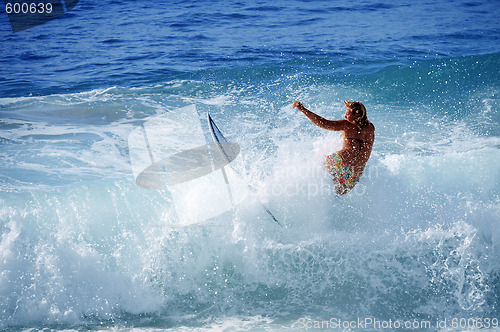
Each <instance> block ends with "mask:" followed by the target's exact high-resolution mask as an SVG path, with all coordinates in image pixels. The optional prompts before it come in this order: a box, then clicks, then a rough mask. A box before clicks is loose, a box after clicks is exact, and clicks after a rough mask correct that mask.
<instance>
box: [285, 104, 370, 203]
mask: <svg viewBox="0 0 500 332" xmlns="http://www.w3.org/2000/svg"><path fill="white" fill-rule="evenodd" d="M344 104H345V106H346V112H345V120H327V119H325V118H323V117H321V116H319V115H317V114H315V113H313V112H311V111H309V110H308V109H307V108H305V107H304V105H302V103H300V102H299V101H296V102H294V103H293V105H292V107H293V108H297V109H298V110H299V111H301V112H302V113H304V114H305V116H307V117H308V118H309V120H311V121H312V122H313V123H314V124H315V125H317V126H318V127H320V128H323V129H327V130H333V131H342V139H343V140H344V144H343V146H342V149H341V150H340V151H338V152H336V153H334V154H332V155H329V156H327V157H326V160H325V168H326V170H327V171H328V172H329V173H330V174H331V175H332V176H333V180H334V183H335V190H336V192H337V195H345V194H347V193H348V192H349V191H350V190H351V189H352V188H354V186H355V185H356V184H357V183H358V181H359V178H360V177H361V174H363V170H364V169H365V165H366V163H367V161H368V159H369V158H370V154H371V152H372V146H373V141H374V140H375V126H374V125H373V124H372V123H371V122H370V121H368V118H367V117H366V108H365V106H364V105H363V104H362V103H360V102H359V101H347V100H345V101H344Z"/></svg>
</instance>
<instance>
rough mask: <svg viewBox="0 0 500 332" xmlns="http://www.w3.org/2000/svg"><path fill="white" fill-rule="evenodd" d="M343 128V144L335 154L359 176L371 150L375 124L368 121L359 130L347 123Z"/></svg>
mask: <svg viewBox="0 0 500 332" xmlns="http://www.w3.org/2000/svg"><path fill="white" fill-rule="evenodd" d="M346 122H347V121H346ZM344 128H345V129H344V130H343V131H342V138H343V140H344V144H343V146H342V149H341V150H340V151H339V152H338V153H337V154H338V155H340V156H341V157H342V159H343V160H344V161H345V162H346V164H347V165H348V166H349V168H350V169H351V170H352V171H353V173H354V176H356V177H360V176H361V174H362V173H363V170H364V168H365V165H366V163H367V162H368V159H369V158H370V154H371V152H372V147H373V142H374V140H375V126H374V125H373V124H372V123H371V122H370V123H369V124H368V125H367V126H365V127H364V128H362V129H361V131H360V130H359V129H358V127H357V126H355V125H353V124H351V123H349V125H346V126H345V127H344Z"/></svg>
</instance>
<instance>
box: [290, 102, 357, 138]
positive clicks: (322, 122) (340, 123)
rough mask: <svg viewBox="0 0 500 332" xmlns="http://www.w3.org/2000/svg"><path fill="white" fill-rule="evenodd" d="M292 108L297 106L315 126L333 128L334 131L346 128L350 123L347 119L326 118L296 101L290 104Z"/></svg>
mask: <svg viewBox="0 0 500 332" xmlns="http://www.w3.org/2000/svg"><path fill="white" fill-rule="evenodd" d="M292 107H293V108H297V109H298V110H299V111H301V112H302V113H304V115H305V116H307V117H308V118H309V120H311V121H312V123H314V124H315V125H316V126H318V127H320V128H323V129H327V130H334V131H341V130H346V129H348V128H349V125H350V123H349V122H348V121H347V120H336V121H334V120H327V119H325V118H323V117H321V116H319V115H317V114H315V113H313V112H311V111H309V110H308V109H307V108H305V107H304V105H302V103H301V102H299V101H296V102H294V103H293V105H292Z"/></svg>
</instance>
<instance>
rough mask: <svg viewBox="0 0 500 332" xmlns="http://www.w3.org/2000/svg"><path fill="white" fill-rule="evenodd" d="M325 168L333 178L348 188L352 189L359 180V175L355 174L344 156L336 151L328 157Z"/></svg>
mask: <svg viewBox="0 0 500 332" xmlns="http://www.w3.org/2000/svg"><path fill="white" fill-rule="evenodd" d="M325 168H326V170H327V171H328V172H329V173H330V174H331V175H332V176H333V179H334V180H335V181H336V182H338V183H339V184H340V185H342V186H344V187H346V189H349V190H350V189H352V188H353V187H354V186H355V185H356V183H358V181H359V178H358V177H354V176H353V174H352V171H351V170H350V169H349V166H347V165H346V163H345V162H344V160H342V157H341V156H339V155H338V154H336V153H334V154H332V155H330V156H327V157H326V160H325Z"/></svg>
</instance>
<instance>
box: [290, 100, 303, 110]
mask: <svg viewBox="0 0 500 332" xmlns="http://www.w3.org/2000/svg"><path fill="white" fill-rule="evenodd" d="M292 108H297V109H298V110H299V111H301V110H302V109H303V108H304V105H302V103H301V102H300V101H295V102H294V103H293V105H292Z"/></svg>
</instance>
